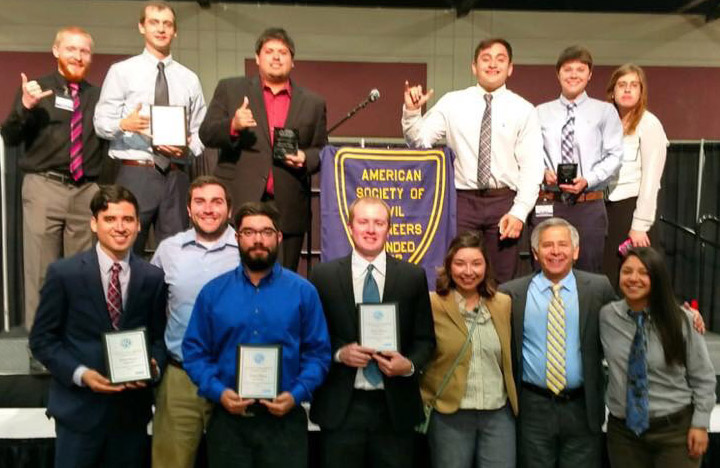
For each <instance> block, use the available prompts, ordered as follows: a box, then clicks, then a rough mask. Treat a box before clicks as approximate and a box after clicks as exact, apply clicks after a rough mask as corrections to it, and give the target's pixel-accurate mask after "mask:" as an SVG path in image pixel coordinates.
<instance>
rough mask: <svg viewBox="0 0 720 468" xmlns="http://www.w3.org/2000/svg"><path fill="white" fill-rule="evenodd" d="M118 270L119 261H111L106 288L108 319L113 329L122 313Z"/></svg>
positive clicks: (117, 325)
mask: <svg viewBox="0 0 720 468" xmlns="http://www.w3.org/2000/svg"><path fill="white" fill-rule="evenodd" d="M120 270H122V267H121V266H120V264H119V263H113V266H112V268H111V269H110V281H109V282H108V289H107V308H108V313H109V314H110V321H111V322H112V326H113V328H114V329H115V330H117V329H118V327H119V326H120V315H121V314H122V292H121V291H120Z"/></svg>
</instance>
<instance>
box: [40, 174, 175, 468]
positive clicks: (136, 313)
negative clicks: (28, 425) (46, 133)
mask: <svg viewBox="0 0 720 468" xmlns="http://www.w3.org/2000/svg"><path fill="white" fill-rule="evenodd" d="M90 209H91V211H92V218H91V220H90V227H91V229H92V231H93V232H94V233H95V234H96V235H97V239H98V243H97V245H96V246H95V247H94V248H92V249H90V250H88V251H85V252H82V253H80V254H77V255H75V256H73V257H70V258H66V259H63V260H60V261H58V262H55V263H53V264H51V265H50V267H49V268H48V272H47V277H46V279H45V284H44V286H43V288H42V291H41V293H40V306H39V307H38V312H37V316H36V319H35V324H34V326H33V328H32V331H31V333H30V348H31V350H32V353H33V355H34V356H36V357H37V359H38V360H39V361H40V362H41V363H43V364H44V365H45V366H46V367H47V368H48V370H49V371H50V374H51V375H52V382H51V384H50V396H49V400H48V409H47V414H48V415H49V416H52V417H53V418H55V432H56V434H57V440H56V443H55V466H56V467H72V468H78V467H94V466H103V467H123V468H127V467H135V466H143V465H144V463H145V458H146V455H147V448H148V447H147V446H148V437H147V423H148V421H149V420H150V418H151V416H152V413H151V405H152V390H151V388H149V386H148V383H147V382H129V383H126V384H118V385H113V384H111V383H110V380H109V379H108V373H107V368H106V364H105V361H104V350H103V348H104V347H103V339H102V337H103V333H105V332H111V331H114V330H129V329H137V328H141V327H145V328H146V331H147V336H148V346H149V354H150V357H151V359H152V366H151V367H152V371H153V374H155V376H157V375H158V369H162V368H163V365H164V363H165V344H164V340H163V332H164V329H165V301H166V287H165V283H164V282H163V273H162V270H160V269H159V268H157V267H154V266H152V265H150V264H149V263H147V262H145V261H144V260H142V259H140V258H138V257H136V256H135V255H133V254H131V248H132V245H133V242H134V241H135V238H136V237H137V233H138V231H139V229H140V223H139V221H138V214H137V213H138V203H137V200H136V198H135V196H134V195H133V194H132V193H131V192H130V191H129V190H127V189H126V188H124V187H121V186H118V185H114V186H108V187H103V188H101V189H100V191H99V192H98V193H97V194H96V195H95V196H94V197H93V199H92V201H91V203H90Z"/></svg>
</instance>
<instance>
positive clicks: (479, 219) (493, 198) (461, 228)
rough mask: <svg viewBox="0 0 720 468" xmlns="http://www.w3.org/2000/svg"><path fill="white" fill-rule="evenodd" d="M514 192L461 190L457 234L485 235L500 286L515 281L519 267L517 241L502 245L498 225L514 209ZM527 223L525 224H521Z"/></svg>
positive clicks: (507, 241) (488, 251) (505, 241)
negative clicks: (477, 233) (474, 233)
mask: <svg viewBox="0 0 720 468" xmlns="http://www.w3.org/2000/svg"><path fill="white" fill-rule="evenodd" d="M514 199H515V192H513V191H511V190H507V191H501V190H490V191H481V190H458V191H457V233H458V234H460V233H462V232H465V231H479V232H481V233H482V235H483V240H484V243H485V249H486V251H487V254H488V257H490V258H489V259H488V260H489V262H490V264H491V265H492V268H493V271H494V272H495V278H496V279H497V280H498V283H504V282H506V281H509V280H511V279H513V278H514V277H515V273H516V271H517V264H518V255H519V251H518V240H517V239H505V240H503V241H500V229H499V228H498V223H499V222H500V218H502V217H503V216H504V215H505V214H506V213H508V212H509V211H510V208H512V205H513V200H514ZM521 221H523V222H525V220H524V219H523V220H521Z"/></svg>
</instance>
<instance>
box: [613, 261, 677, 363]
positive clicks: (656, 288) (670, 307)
mask: <svg viewBox="0 0 720 468" xmlns="http://www.w3.org/2000/svg"><path fill="white" fill-rule="evenodd" d="M630 257H636V258H637V259H638V260H640V261H641V262H642V264H643V265H645V268H646V269H647V272H648V275H649V276H650V297H649V298H648V305H649V306H650V317H652V321H653V324H654V326H655V328H656V329H657V332H658V335H660V343H662V347H663V352H664V353H665V363H666V364H667V365H671V364H673V363H675V364H682V365H684V364H685V362H686V357H687V356H686V355H685V339H684V338H683V334H682V329H683V322H684V321H685V320H684V319H685V316H684V312H683V311H682V310H681V309H680V307H679V306H678V304H677V301H676V300H675V296H673V292H672V291H673V289H672V284H670V275H669V274H668V271H667V267H666V266H665V262H664V261H663V259H662V257H661V256H660V254H659V253H658V252H657V251H656V250H655V249H653V248H652V247H634V248H632V249H630V250H629V251H628V253H627V256H626V257H625V259H624V260H623V261H622V264H621V265H620V268H622V265H623V264H625V262H626V261H627V259H628V258H630Z"/></svg>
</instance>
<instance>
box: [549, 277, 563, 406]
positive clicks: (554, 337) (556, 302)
mask: <svg viewBox="0 0 720 468" xmlns="http://www.w3.org/2000/svg"><path fill="white" fill-rule="evenodd" d="M561 288H562V285H561V284H560V283H558V284H553V286H552V293H553V296H552V298H551V299H550V305H549V306H548V320H547V364H546V368H545V384H546V385H547V388H548V389H550V390H551V391H552V392H553V393H554V394H556V395H559V394H560V392H562V391H563V389H565V387H566V386H567V379H566V376H565V308H564V306H563V301H562V298H561V297H560V289H561Z"/></svg>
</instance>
